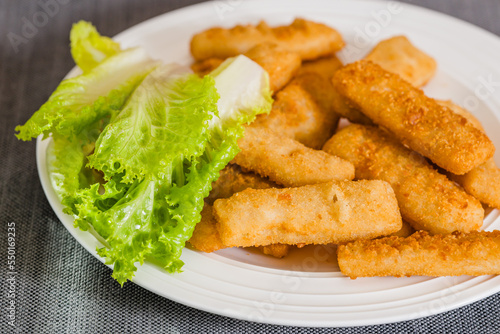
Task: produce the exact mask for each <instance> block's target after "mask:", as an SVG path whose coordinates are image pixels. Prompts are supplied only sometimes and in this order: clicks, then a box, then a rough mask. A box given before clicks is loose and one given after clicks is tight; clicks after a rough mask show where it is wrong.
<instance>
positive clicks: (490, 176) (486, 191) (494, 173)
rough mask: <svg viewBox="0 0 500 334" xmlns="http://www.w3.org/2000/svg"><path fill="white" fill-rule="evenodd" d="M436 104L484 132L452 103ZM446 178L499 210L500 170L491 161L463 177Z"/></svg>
mask: <svg viewBox="0 0 500 334" xmlns="http://www.w3.org/2000/svg"><path fill="white" fill-rule="evenodd" d="M436 101H437V103H439V104H441V105H444V106H446V107H448V108H450V110H452V111H453V112H455V113H457V114H459V115H462V116H463V117H465V118H467V120H468V121H469V122H471V123H472V124H473V125H474V126H475V127H476V128H478V129H479V130H481V131H483V132H484V128H483V125H482V124H481V122H480V121H479V120H478V119H477V118H476V117H475V116H474V115H472V114H471V113H470V112H469V111H468V110H467V109H464V108H462V107H460V106H458V105H456V104H455V103H453V102H452V101H440V100H436ZM447 175H448V177H449V178H450V179H452V180H453V181H455V182H457V183H458V184H460V185H461V186H462V187H463V188H464V189H465V191H466V192H467V193H469V194H471V195H472V196H474V197H475V198H477V199H478V200H479V201H481V203H484V204H487V205H488V206H490V207H493V208H497V209H500V169H499V168H498V166H497V165H496V164H495V161H494V160H493V159H490V160H488V161H486V162H485V163H483V164H481V165H479V166H477V167H475V168H473V169H472V170H471V171H470V172H468V173H466V174H464V175H455V174H452V173H447Z"/></svg>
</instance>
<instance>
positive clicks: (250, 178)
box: [189, 164, 291, 258]
mask: <svg viewBox="0 0 500 334" xmlns="http://www.w3.org/2000/svg"><path fill="white" fill-rule="evenodd" d="M273 187H278V188H279V185H277V184H275V183H274V182H271V181H269V180H267V179H264V178H262V177H260V176H258V175H256V174H254V173H245V172H242V171H241V168H240V167H239V166H238V165H234V164H232V165H227V166H226V167H225V168H224V169H223V170H221V171H220V176H219V178H218V179H217V181H215V182H213V184H212V191H211V192H210V195H209V196H208V197H207V198H205V206H204V207H203V210H202V212H201V221H200V222H199V223H198V224H197V225H196V227H195V229H194V232H193V235H192V236H191V239H190V240H189V242H190V243H191V245H192V246H193V247H194V248H196V249H198V250H200V251H202V252H206V253H210V252H215V251H217V250H219V249H224V248H227V247H226V246H225V245H224V244H223V243H222V241H221V240H220V236H219V232H218V231H217V228H216V224H217V222H216V220H215V219H214V218H213V214H212V210H213V209H212V204H213V202H214V201H215V200H216V199H218V198H228V197H231V196H232V195H233V194H235V193H237V192H240V191H243V190H245V189H247V188H252V189H267V188H273ZM290 248H291V246H290V245H268V246H263V247H259V250H260V251H261V252H262V253H264V254H266V255H271V256H274V257H277V258H282V257H284V256H286V255H287V254H288V251H289V250H290Z"/></svg>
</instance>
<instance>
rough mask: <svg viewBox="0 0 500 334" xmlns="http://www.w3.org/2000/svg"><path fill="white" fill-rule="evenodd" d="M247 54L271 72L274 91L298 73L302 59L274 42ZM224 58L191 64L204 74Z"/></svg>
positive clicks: (259, 46) (246, 54)
mask: <svg viewBox="0 0 500 334" xmlns="http://www.w3.org/2000/svg"><path fill="white" fill-rule="evenodd" d="M245 56H247V57H248V58H250V59H252V60H253V61H255V62H256V63H257V64H259V65H260V66H261V67H262V68H263V69H264V70H265V71H266V72H267V73H268V74H269V86H270V89H271V91H272V92H273V93H276V92H277V91H278V90H280V89H281V88H283V87H284V86H285V85H286V84H287V83H288V82H289V81H290V80H291V79H292V78H293V77H294V76H295V74H296V73H297V71H298V70H299V68H300V64H301V60H300V57H299V55H297V54H295V53H292V52H288V51H286V50H283V49H282V48H280V47H279V46H277V45H276V44H273V43H264V44H259V45H256V46H255V47H253V48H251V49H250V50H249V51H248V52H246V53H245ZM223 61H224V59H221V58H208V59H204V60H200V61H196V62H194V63H193V64H192V65H191V69H192V70H193V72H195V73H196V74H198V75H199V76H204V75H207V74H209V73H210V72H212V71H213V70H215V69H216V68H217V67H219V65H220V64H222V62H223Z"/></svg>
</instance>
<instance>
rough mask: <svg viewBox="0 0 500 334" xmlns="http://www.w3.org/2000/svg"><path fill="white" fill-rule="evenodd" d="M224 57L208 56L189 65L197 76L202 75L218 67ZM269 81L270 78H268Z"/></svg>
mask: <svg viewBox="0 0 500 334" xmlns="http://www.w3.org/2000/svg"><path fill="white" fill-rule="evenodd" d="M224 60H225V59H221V58H208V59H204V60H200V61H197V62H195V63H193V64H192V65H191V69H192V70H193V72H194V73H196V74H197V75H198V76H200V77H203V76H205V75H207V74H209V73H210V72H212V71H213V70H215V69H216V68H217V67H219V65H220V64H222V63H223V62H224ZM269 81H271V80H269Z"/></svg>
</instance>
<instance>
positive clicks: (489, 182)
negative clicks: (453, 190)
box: [448, 159, 500, 209]
mask: <svg viewBox="0 0 500 334" xmlns="http://www.w3.org/2000/svg"><path fill="white" fill-rule="evenodd" d="M448 177H449V178H450V179H452V180H453V181H455V182H457V183H458V184H460V185H461V186H462V187H463V188H464V189H465V191H466V192H467V193H469V194H471V195H472V196H474V197H475V198H477V199H478V200H479V201H481V202H482V203H484V204H487V205H488V206H490V207H492V208H497V209H500V168H498V166H497V165H496V164H495V161H494V160H493V159H490V160H488V161H486V162H485V163H483V164H481V165H479V166H478V167H476V168H474V169H473V170H471V171H470V172H468V173H467V174H464V175H454V174H451V173H450V174H449V175H448Z"/></svg>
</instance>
